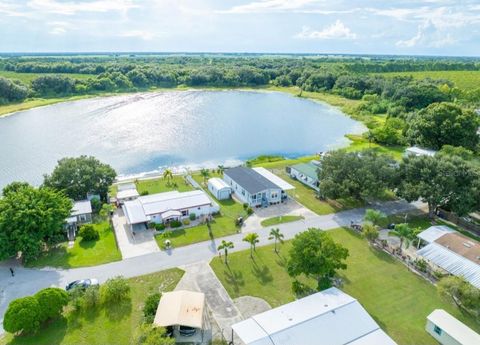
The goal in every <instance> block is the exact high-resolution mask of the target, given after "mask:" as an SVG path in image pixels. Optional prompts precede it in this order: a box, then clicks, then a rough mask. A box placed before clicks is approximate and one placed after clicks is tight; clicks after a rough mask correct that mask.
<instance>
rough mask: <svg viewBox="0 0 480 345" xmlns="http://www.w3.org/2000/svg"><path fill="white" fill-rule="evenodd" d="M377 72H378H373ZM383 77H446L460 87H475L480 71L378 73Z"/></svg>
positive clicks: (478, 82)
mask: <svg viewBox="0 0 480 345" xmlns="http://www.w3.org/2000/svg"><path fill="white" fill-rule="evenodd" d="M374 74H378V73H374ZM380 74H381V75H383V76H385V77H391V78H393V77H398V76H407V77H408V76H412V77H413V78H414V79H419V80H422V79H425V78H432V79H446V80H450V81H452V82H453V83H454V84H455V86H456V87H458V88H461V89H467V90H468V89H475V88H477V87H478V85H479V84H480V71H415V72H388V73H380Z"/></svg>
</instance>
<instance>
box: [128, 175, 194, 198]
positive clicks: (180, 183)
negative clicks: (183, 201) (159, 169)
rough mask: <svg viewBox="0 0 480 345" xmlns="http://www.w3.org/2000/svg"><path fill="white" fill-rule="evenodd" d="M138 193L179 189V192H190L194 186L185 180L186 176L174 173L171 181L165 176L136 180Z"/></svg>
mask: <svg viewBox="0 0 480 345" xmlns="http://www.w3.org/2000/svg"><path fill="white" fill-rule="evenodd" d="M136 185H137V190H138V193H140V194H142V193H144V192H148V194H155V193H164V192H171V191H173V190H178V191H179V192H188V191H191V190H193V189H194V188H193V187H192V186H191V185H190V184H189V183H188V182H187V181H186V180H185V178H184V176H181V175H174V176H173V179H171V180H170V181H169V180H167V179H164V178H163V177H159V178H155V179H147V180H138V181H136Z"/></svg>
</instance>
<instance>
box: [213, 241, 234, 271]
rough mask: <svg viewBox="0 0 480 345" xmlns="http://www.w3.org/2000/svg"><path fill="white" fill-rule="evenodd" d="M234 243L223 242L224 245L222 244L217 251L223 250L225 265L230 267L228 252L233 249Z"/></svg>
mask: <svg viewBox="0 0 480 345" xmlns="http://www.w3.org/2000/svg"><path fill="white" fill-rule="evenodd" d="M233 247H234V246H233V242H230V241H225V240H222V244H220V245H219V246H218V248H217V250H223V251H224V253H225V264H226V265H228V250H229V249H233Z"/></svg>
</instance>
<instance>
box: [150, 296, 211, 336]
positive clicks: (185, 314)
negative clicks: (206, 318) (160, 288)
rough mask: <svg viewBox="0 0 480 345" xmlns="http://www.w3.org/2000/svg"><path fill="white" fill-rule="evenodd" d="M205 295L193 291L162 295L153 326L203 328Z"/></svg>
mask: <svg viewBox="0 0 480 345" xmlns="http://www.w3.org/2000/svg"><path fill="white" fill-rule="evenodd" d="M204 308H205V294H203V293H201V292H193V291H184V290H179V291H171V292H164V293H162V298H160V303H158V307H157V313H156V314H155V319H154V321H153V324H154V325H156V326H161V327H168V326H177V325H180V326H188V327H194V328H202V327H203V310H204Z"/></svg>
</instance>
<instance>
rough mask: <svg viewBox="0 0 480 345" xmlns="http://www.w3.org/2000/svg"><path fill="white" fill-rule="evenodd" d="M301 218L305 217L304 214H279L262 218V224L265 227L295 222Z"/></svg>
mask: <svg viewBox="0 0 480 345" xmlns="http://www.w3.org/2000/svg"><path fill="white" fill-rule="evenodd" d="M300 219H303V216H278V217H272V218H268V219H265V220H262V222H261V223H260V224H262V226H263V227H267V226H272V225H277V224H282V223H290V222H295V221H297V220H300Z"/></svg>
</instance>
